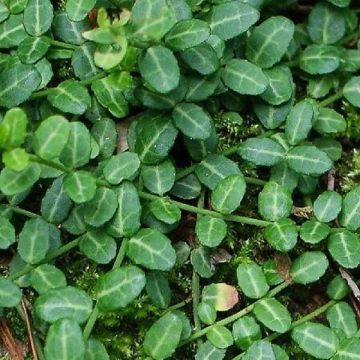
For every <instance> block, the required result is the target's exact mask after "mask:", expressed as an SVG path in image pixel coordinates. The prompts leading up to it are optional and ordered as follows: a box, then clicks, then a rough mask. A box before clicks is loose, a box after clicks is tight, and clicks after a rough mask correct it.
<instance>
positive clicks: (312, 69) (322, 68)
mask: <svg viewBox="0 0 360 360" xmlns="http://www.w3.org/2000/svg"><path fill="white" fill-rule="evenodd" d="M340 60H341V59H340V53H339V50H338V48H336V47H335V46H331V45H309V46H308V47H306V48H305V50H304V51H303V52H302V54H301V56H300V61H299V66H300V68H301V69H302V70H304V71H305V72H307V73H308V74H311V75H322V74H330V73H332V72H334V71H335V70H336V69H337V68H338V67H339V66H340Z"/></svg>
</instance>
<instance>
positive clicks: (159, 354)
mask: <svg viewBox="0 0 360 360" xmlns="http://www.w3.org/2000/svg"><path fill="white" fill-rule="evenodd" d="M182 329H183V325H182V321H181V319H180V318H179V317H178V316H177V315H175V314H174V313H172V312H169V313H167V314H166V315H164V316H163V317H161V318H160V319H159V320H157V321H156V322H155V323H154V324H153V325H152V326H151V328H150V329H149V330H148V331H147V333H146V334H145V340H144V350H145V352H146V354H148V355H150V356H151V357H152V358H153V359H155V360H162V359H167V358H170V357H171V356H172V355H173V353H174V352H175V349H176V347H177V346H178V344H179V342H180V336H181V332H182Z"/></svg>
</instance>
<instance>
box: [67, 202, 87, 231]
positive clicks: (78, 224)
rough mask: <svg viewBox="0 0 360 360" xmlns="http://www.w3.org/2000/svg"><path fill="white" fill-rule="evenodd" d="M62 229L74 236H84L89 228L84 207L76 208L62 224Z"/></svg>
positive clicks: (78, 206)
mask: <svg viewBox="0 0 360 360" xmlns="http://www.w3.org/2000/svg"><path fill="white" fill-rule="evenodd" d="M62 227H63V228H64V229H65V230H66V231H67V232H68V233H70V234H72V235H81V234H83V233H84V232H85V231H86V228H87V225H86V223H85V220H84V205H77V206H74V207H73V208H72V210H71V212H70V215H69V216H68V218H67V219H66V220H65V221H64V222H63V223H62Z"/></svg>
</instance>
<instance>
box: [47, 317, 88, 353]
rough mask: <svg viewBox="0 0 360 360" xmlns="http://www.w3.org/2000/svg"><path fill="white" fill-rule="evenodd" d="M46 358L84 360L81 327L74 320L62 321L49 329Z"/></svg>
mask: <svg viewBox="0 0 360 360" xmlns="http://www.w3.org/2000/svg"><path fill="white" fill-rule="evenodd" d="M44 350H45V356H46V359H47V360H82V359H84V354H85V344H84V339H83V335H82V331H81V328H80V326H79V325H78V324H77V323H76V322H75V321H74V320H73V319H60V320H58V321H56V322H55V323H54V324H52V325H51V326H50V328H49V331H48V334H47V337H46V343H45V348H44Z"/></svg>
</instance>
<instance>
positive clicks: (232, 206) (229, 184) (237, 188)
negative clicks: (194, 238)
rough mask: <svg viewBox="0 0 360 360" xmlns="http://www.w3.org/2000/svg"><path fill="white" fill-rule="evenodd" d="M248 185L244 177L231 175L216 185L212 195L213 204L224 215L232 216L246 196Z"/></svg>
mask: <svg viewBox="0 0 360 360" xmlns="http://www.w3.org/2000/svg"><path fill="white" fill-rule="evenodd" d="M245 190H246V183H245V180H244V177H243V176H242V175H230V176H228V177H226V178H224V179H222V180H220V181H219V183H218V184H217V185H216V187H215V189H214V191H213V192H212V194H211V204H212V206H213V207H214V209H215V210H216V211H218V212H220V213H222V214H231V213H232V212H234V211H235V210H236V209H237V208H238V207H239V206H240V203H241V201H242V199H243V197H244V195H245Z"/></svg>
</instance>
